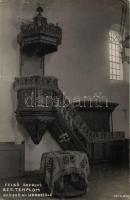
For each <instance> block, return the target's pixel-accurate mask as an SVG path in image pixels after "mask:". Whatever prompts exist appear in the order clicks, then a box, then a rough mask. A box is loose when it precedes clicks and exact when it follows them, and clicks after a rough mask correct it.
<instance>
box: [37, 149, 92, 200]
mask: <svg viewBox="0 0 130 200" xmlns="http://www.w3.org/2000/svg"><path fill="white" fill-rule="evenodd" d="M40 171H41V176H42V187H43V190H44V192H48V193H52V194H53V196H60V197H62V196H63V197H71V196H77V195H82V194H84V193H85V192H86V191H87V188H88V175H89V162H88V157H87V154H86V153H82V152H78V151H56V152H49V153H43V154H42V158H41V168H40Z"/></svg>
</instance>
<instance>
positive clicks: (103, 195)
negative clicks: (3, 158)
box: [0, 164, 130, 200]
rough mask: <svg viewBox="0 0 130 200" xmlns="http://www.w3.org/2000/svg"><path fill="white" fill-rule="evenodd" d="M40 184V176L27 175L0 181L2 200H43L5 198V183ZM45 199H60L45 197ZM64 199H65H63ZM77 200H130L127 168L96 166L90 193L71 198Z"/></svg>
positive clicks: (0, 197)
mask: <svg viewBox="0 0 130 200" xmlns="http://www.w3.org/2000/svg"><path fill="white" fill-rule="evenodd" d="M16 182H19V183H20V184H22V183H23V182H24V183H31V182H33V183H36V184H39V183H40V177H39V176H38V174H34V175H32V174H26V176H25V177H24V178H20V179H14V178H13V179H6V180H5V179H4V180H1V181H0V195H1V196H0V200H3V199H7V200H8V199H9V200H12V199H14V200H16V199H19V200H23V199H24V200H29V199H33V200H41V199H43V197H42V198H40V197H36V198H35V197H26V198H25V197H24V198H21V197H15V198H9V197H5V198H3V191H2V189H3V187H4V185H5V183H16ZM45 199H55V200H56V199H59V198H50V197H45ZM62 199H64V198H62ZM67 199H68V200H70V198H67ZM71 199H76V200H127V199H130V179H129V170H128V168H125V167H118V166H110V165H106V164H103V165H96V166H93V167H91V174H90V177H89V191H88V193H87V194H85V195H84V196H80V197H76V198H71Z"/></svg>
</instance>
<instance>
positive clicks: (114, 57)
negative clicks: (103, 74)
mask: <svg viewBox="0 0 130 200" xmlns="http://www.w3.org/2000/svg"><path fill="white" fill-rule="evenodd" d="M120 39H121V38H120V35H119V33H118V32H116V31H113V30H111V31H110V32H109V61H110V79H111V80H123V65H122V56H121V52H122V45H121V43H120Z"/></svg>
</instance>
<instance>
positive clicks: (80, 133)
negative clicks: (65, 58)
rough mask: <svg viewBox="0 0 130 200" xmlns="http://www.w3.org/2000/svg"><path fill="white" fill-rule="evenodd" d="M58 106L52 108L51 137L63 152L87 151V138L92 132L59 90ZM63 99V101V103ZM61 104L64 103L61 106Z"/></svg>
mask: <svg viewBox="0 0 130 200" xmlns="http://www.w3.org/2000/svg"><path fill="white" fill-rule="evenodd" d="M59 94H60V95H59V96H60V97H59V99H60V102H59V105H58V106H54V110H55V120H54V121H53V122H52V125H51V126H50V127H49V130H50V132H52V136H53V137H54V138H55V139H56V141H57V142H58V144H60V146H61V147H62V148H63V149H64V150H77V151H82V152H87V153H88V151H89V147H88V145H89V138H90V136H91V134H92V131H91V130H90V129H89V127H88V126H87V124H86V122H84V120H83V119H82V118H81V117H80V115H79V114H78V113H77V111H76V109H75V106H74V105H73V104H69V102H68V100H67V99H65V96H64V95H63V94H62V92H61V91H60V90H59ZM63 98H64V101H63ZM62 102H66V103H65V105H62Z"/></svg>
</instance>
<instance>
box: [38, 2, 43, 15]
mask: <svg viewBox="0 0 130 200" xmlns="http://www.w3.org/2000/svg"><path fill="white" fill-rule="evenodd" d="M37 12H38V14H39V15H41V13H42V12H43V8H42V7H41V4H40V3H39V4H38V7H37Z"/></svg>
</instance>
